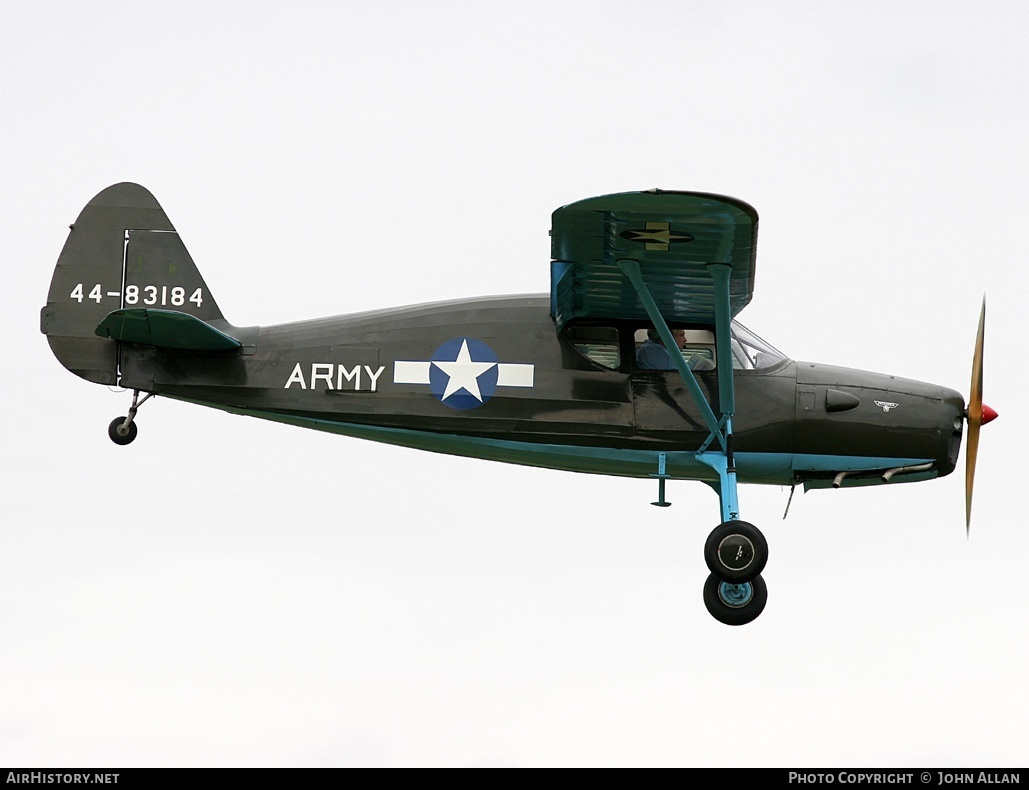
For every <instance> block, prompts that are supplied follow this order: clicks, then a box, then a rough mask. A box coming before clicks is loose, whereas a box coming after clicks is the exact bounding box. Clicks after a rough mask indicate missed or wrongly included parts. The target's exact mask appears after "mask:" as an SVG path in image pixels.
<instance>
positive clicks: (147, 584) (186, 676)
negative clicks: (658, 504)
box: [0, 0, 1029, 766]
mask: <svg viewBox="0 0 1029 790" xmlns="http://www.w3.org/2000/svg"><path fill="white" fill-rule="evenodd" d="M1027 34H1029V6H1026V5H1025V4H1024V3H1019V2H985V3H983V2H975V3H973V2H908V3H904V2H897V1H896V0H890V2H867V1H864V2H860V3H857V2H855V3H815V2H810V3H802V2H798V3H781V2H780V3H759V2H753V3H751V2H722V3H709V2H703V3H701V2H666V3H661V2H632V3H629V2H624V3H620V2H606V3H605V2H597V0H591V2H588V3H568V2H564V3H563V2H548V3H531V2H522V3H518V4H514V3H504V4H497V3H478V2H477V3H463V2H452V3H415V2H411V3H391V4H387V3H377V4H371V3H364V2H361V3H329V2H325V3H290V4H288V7H287V4H272V3H250V2H248V3H242V2H241V3H224V2H223V3H207V2H204V3H175V4H161V5H157V4H140V3H137V2H133V3H129V2H125V3H116V2H107V3H91V4H82V3H73V2H37V3H32V4H25V3H23V4H18V5H17V7H15V6H12V7H10V8H8V9H7V10H6V12H5V14H4V24H3V26H2V29H0V102H2V105H0V106H2V108H3V119H2V121H0V142H2V144H3V150H4V155H3V157H2V158H0V182H2V184H3V189H2V190H0V212H2V216H3V217H4V220H3V228H4V231H3V233H2V236H0V258H2V260H3V261H4V271H5V272H6V277H7V280H6V284H5V286H4V288H3V289H2V290H0V299H2V312H0V315H2V321H3V328H4V337H5V340H6V349H7V350H6V351H5V365H4V366H3V372H2V374H0V375H2V376H3V379H2V386H3V392H4V393H5V395H4V397H5V401H6V412H7V421H6V422H7V430H6V431H5V434H4V436H5V438H4V452H3V456H2V458H3V461H2V463H3V474H2V475H0V492H2V498H3V502H4V504H5V507H4V511H3V512H4V518H3V526H2V528H0V765H37V766H41V765H46V766H72V765H83V766H133V765H286V766H295V765H389V766H399V765H587V764H601V765H635V764H676V765H716V766H717V765H726V766H728V765H778V766H798V765H804V766H844V765H845V766H922V765H929V766H976V765H986V766H1024V765H1026V764H1027V763H1029V745H1027V744H1029V741H1027V739H1026V731H1027V728H1029V727H1027V725H1029V721H1027V719H1029V715H1027V713H1026V711H1027V710H1029V679H1027V678H1029V675H1027V672H1026V666H1027V665H1029V615H1027V614H1026V599H1027V593H1026V586H1025V581H1024V579H1025V567H1024V566H1025V563H1024V557H1025V556H1026V552H1027V550H1029V528H1027V520H1029V517H1027V515H1026V512H1025V500H1024V497H1022V496H1020V495H1019V496H1015V495H1016V494H1018V493H1019V491H1020V489H1021V488H1022V486H1023V484H1024V481H1023V480H1022V473H1023V472H1024V469H1025V466H1024V462H1023V456H1022V454H1021V453H1020V452H1019V451H1020V450H1022V449H1023V448H1024V444H1025V441H1026V439H1027V431H1026V420H1025V417H1024V414H1022V413H1020V411H1022V407H1023V405H1024V393H1025V383H1026V376H1025V375H1024V374H1023V372H1022V371H1023V369H1024V364H1025V360H1024V359H1023V358H1022V354H1021V353H1020V351H1021V345H1022V343H1021V340H1022V338H1023V335H1024V330H1025V325H1026V322H1025V315H1026V313H1025V306H1024V300H1025V295H1026V293H1027V290H1026V285H1027V278H1026V275H1025V273H1024V272H1025V269H1024V266H1025V259H1026V253H1025V249H1024V248H1025V238H1024V236H1025V234H1024V231H1023V225H1024V221H1025V220H1024V217H1025V207H1026V205H1027V186H1026V184H1027V176H1029V173H1027V167H1026V156H1025V154H1024V149H1025V146H1026V140H1027V139H1029V123H1027V121H1029V114H1027V102H1026V96H1027V95H1029V90H1027V89H1029V85H1027V75H1029V49H1027V47H1026V44H1025V42H1026V39H1027ZM124 180H132V181H138V182H140V183H142V184H144V185H145V186H147V187H148V188H149V189H150V190H151V191H153V193H154V194H155V195H156V197H157V198H158V200H159V201H161V203H162V205H163V206H164V208H165V209H166V211H167V212H168V215H169V216H170V218H171V220H172V222H173V223H174V224H175V226H176V227H177V228H178V229H179V231H180V232H181V234H182V236H183V239H184V240H185V242H186V245H187V247H188V248H189V250H190V252H191V253H192V255H193V257H194V259H195V260H196V262H197V264H198V265H199V267H200V269H201V271H202V273H203V275H204V277H205V278H206V280H207V284H208V285H209V286H210V288H211V290H212V292H213V294H214V295H215V296H216V298H217V300H218V302H219V305H220V306H221V308H222V310H223V311H224V312H225V314H226V316H227V317H228V318H229V319H230V320H231V321H233V322H234V323H236V324H237V325H248V324H271V323H279V322H283V321H290V320H297V319H301V318H309V317H317V316H322V315H331V314H336V313H347V312H356V311H361V310H366V309H372V308H376V307H385V306H392V305H400V304H407V303H417V302H425V301H433V300H438V299H449V298H456V297H461V296H477V295H482V294H490V293H516V292H543V291H545V290H546V289H547V288H548V283H549V270H548V260H549V240H548V237H547V231H548V230H549V227H550V212H551V211H552V210H553V209H555V208H556V207H558V206H560V205H562V204H564V203H569V202H572V201H574V200H578V199H580V198H584V197H589V196H592V195H596V194H603V193H607V192H617V191H625V190H632V189H646V188H650V187H654V186H660V187H663V188H666V189H695V190H705V191H714V192H722V193H727V194H730V195H735V196H738V197H740V198H742V199H744V200H747V201H748V202H750V203H752V204H753V205H754V206H755V207H757V209H758V211H759V213H760V214H761V231H760V245H759V255H758V269H757V272H758V273H757V287H756V291H755V299H754V302H753V303H752V304H751V305H750V306H749V307H748V308H747V310H746V311H744V313H743V315H742V316H741V318H742V320H743V322H744V323H745V324H747V325H748V326H750V327H751V328H752V329H754V330H755V331H757V332H758V333H759V334H761V335H763V336H765V337H766V338H767V339H768V340H770V341H771V342H773V343H774V344H775V345H777V346H779V347H780V348H781V349H782V350H783V351H785V352H786V353H788V354H789V355H790V356H792V357H794V358H797V359H808V360H815V361H821V362H831V363H835V364H842V365H846V366H849V367H856V368H866V369H873V370H879V371H882V372H887V373H894V374H898V375H904V376H908V377H911V378H918V379H923V380H928V381H933V382H936V383H939V384H944V385H947V386H950V387H953V388H955V389H958V390H959V391H961V392H963V393H966V395H967V392H968V379H969V369H970V363H971V355H972V346H973V341H974V335H975V326H976V321H977V318H978V311H979V302H980V299H981V297H982V294H983V292H984V291H986V292H988V295H989V311H990V312H989V316H988V325H987V352H986V366H987V367H986V390H987V392H986V401H987V402H988V403H990V404H991V405H993V406H994V407H995V408H996V409H997V410H998V411H999V412H1000V413H1001V417H1000V419H999V420H998V421H997V422H996V423H994V424H992V425H990V426H988V427H987V428H986V429H984V433H983V440H982V445H981V449H980V462H979V470H978V481H977V482H978V485H977V487H976V503H975V504H976V507H975V514H974V523H973V531H972V537H971V540H966V538H965V529H964V515H963V514H964V508H963V483H962V475H961V473H960V472H959V473H956V474H954V475H952V476H950V477H947V478H945V479H943V480H939V481H934V482H930V483H924V484H921V485H909V486H896V487H892V488H891V487H879V488H875V489H870V490H855V491H844V492H812V493H810V494H807V495H804V496H801V494H800V493H798V494H797V496H796V497H795V499H794V502H793V506H792V510H791V512H790V516H789V519H788V520H786V521H785V522H784V521H782V513H783V509H784V508H785V505H786V499H787V493H788V492H787V491H783V490H780V489H778V488H757V487H750V486H748V487H743V488H742V489H741V492H740V498H741V504H742V510H743V516H744V518H746V519H748V520H750V521H753V522H754V523H756V524H757V525H758V526H760V527H761V528H762V529H763V530H764V531H765V534H766V535H767V537H768V539H769V542H770V545H771V552H770V553H771V559H770V561H769V564H768V567H767V570H766V572H765V574H764V575H765V578H766V580H767V582H768V586H769V603H768V607H767V609H766V610H765V612H764V614H763V615H762V616H761V617H760V618H759V619H758V620H757V621H756V622H755V623H753V624H752V625H750V626H747V627H743V628H729V627H726V626H723V625H720V624H719V623H717V622H716V621H714V620H713V619H712V618H711V617H710V616H709V615H708V614H707V612H706V610H705V608H704V605H703V603H702V600H701V588H702V585H703V582H704V579H705V578H706V576H707V570H706V567H705V565H704V561H703V557H702V552H701V550H702V546H703V542H704V539H705V538H706V536H707V533H708V531H709V530H710V529H711V528H712V527H713V526H714V525H715V524H716V523H717V521H718V506H717V498H716V497H715V496H714V495H713V494H712V493H711V492H710V491H709V490H708V489H707V488H706V487H704V486H702V485H700V484H697V483H675V484H672V485H671V486H670V492H669V498H670V499H671V500H672V501H673V502H674V503H675V506H674V507H672V508H669V509H665V510H663V509H658V508H653V507H650V506H649V505H648V503H649V502H650V501H651V500H652V499H654V497H655V494H656V491H655V488H656V486H655V485H654V484H653V483H651V482H649V481H638V480H621V479H611V478H601V477H590V476H585V475H574V474H567V473H559V472H547V471H543V470H533V469H523V468H518V467H510V466H504V465H499V464H489V463H485V462H476V461H471V460H464V459H455V458H447V457H442V456H435V455H430V454H422V453H418V452H416V451H413V450H404V449H398V448H391V447H385V446H379V445H374V444H370V443H366V442H361V441H358V440H351V439H344V438H338V437H333V436H329V435H323V434H318V433H315V432H305V431H301V430H297V429H292V428H287V427H284V426H279V425H273V424H264V423H262V422H260V421H257V420H249V419H245V418H239V417H233V416H230V415H226V414H223V413H221V412H217V411H210V410H204V409H198V408H195V407H190V406H187V405H185V404H180V403H176V402H173V401H169V400H164V399H156V400H154V401H151V402H149V403H147V404H146V405H145V406H144V407H143V409H142V411H141V413H140V417H139V428H140V434H139V438H138V439H137V440H136V442H135V443H134V444H133V445H132V446H130V447H125V448H122V447H116V446H115V445H114V444H112V443H111V442H110V441H109V440H108V438H107V436H106V428H107V424H108V422H110V420H111V419H112V418H113V417H114V416H116V415H117V414H119V413H122V414H123V413H124V411H125V409H126V408H127V407H128V402H129V396H128V395H127V394H121V395H115V394H112V393H111V392H109V391H108V390H107V389H105V388H103V387H100V386H96V385H91V384H88V383H86V382H84V381H82V380H80V379H78V378H76V377H74V376H72V375H71V374H69V373H67V372H66V371H65V370H64V369H63V368H61V366H60V365H59V364H58V363H57V361H56V360H55V359H54V358H53V357H52V355H51V354H50V351H49V348H48V346H47V344H46V340H45V338H44V336H43V335H41V334H40V333H39V329H38V326H39V309H40V307H42V305H43V304H44V302H45V300H46V293H47V289H48V286H49V281H50V277H51V274H52V271H53V266H54V263H55V261H56V259H57V256H58V253H59V252H60V250H61V247H62V245H63V244H64V240H65V238H66V235H67V226H68V224H69V223H71V222H72V221H74V219H75V217H76V216H77V215H78V212H79V211H80V210H81V208H82V207H83V206H84V205H85V203H86V202H87V201H88V200H89V199H90V198H91V197H92V196H93V195H94V194H96V193H97V192H99V191H100V190H101V189H102V188H104V187H106V186H108V185H109V184H112V183H115V182H118V181H124ZM962 464H963V460H962Z"/></svg>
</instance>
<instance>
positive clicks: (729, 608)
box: [704, 573, 768, 625]
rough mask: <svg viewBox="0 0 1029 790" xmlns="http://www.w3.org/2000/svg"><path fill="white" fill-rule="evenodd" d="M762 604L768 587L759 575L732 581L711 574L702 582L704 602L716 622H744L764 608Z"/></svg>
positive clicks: (732, 623)
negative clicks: (735, 581)
mask: <svg viewBox="0 0 1029 790" xmlns="http://www.w3.org/2000/svg"><path fill="white" fill-rule="evenodd" d="M766 603H768V587H766V586H765V580H764V579H763V578H761V577H760V576H755V577H754V578H753V579H751V580H750V581H749V582H743V583H742V584H736V583H734V582H727V581H724V580H723V579H719V578H718V576H716V575H715V574H713V573H712V574H711V575H710V576H708V577H707V581H706V582H704V605H705V606H706V607H707V610H708V612H709V613H710V614H711V616H712V617H713V618H715V619H716V620H717V621H718V622H720V623H725V624H726V625H746V624H747V623H749V622H751V621H753V620H755V619H756V618H757V616H758V615H759V614H761V612H763V611H764V610H765V604H766Z"/></svg>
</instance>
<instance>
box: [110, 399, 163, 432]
mask: <svg viewBox="0 0 1029 790" xmlns="http://www.w3.org/2000/svg"><path fill="white" fill-rule="evenodd" d="M152 397H154V393H152V392H148V393H147V394H146V395H144V396H143V400H140V399H139V390H134V391H133V393H132V406H130V407H129V414H128V416H127V417H115V418H114V421H113V422H111V424H110V425H108V426H107V435H108V436H110V437H111V441H112V442H114V443H115V444H121V445H125V444H129V443H130V442H131V441H132V440H133V439H135V438H136V434H137V433H139V429H138V428H136V423H135V422H134V420H135V419H136V412H137V411H139V407H140V406H142V405H143V404H144V403H146V402H147V400H149V399H150V398H152Z"/></svg>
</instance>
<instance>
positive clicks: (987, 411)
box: [982, 403, 997, 425]
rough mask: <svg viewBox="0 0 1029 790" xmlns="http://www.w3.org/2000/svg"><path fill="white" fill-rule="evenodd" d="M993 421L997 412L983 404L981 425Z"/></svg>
mask: <svg viewBox="0 0 1029 790" xmlns="http://www.w3.org/2000/svg"><path fill="white" fill-rule="evenodd" d="M995 419H997V412H995V411H994V410H993V409H991V408H990V407H989V406H987V405H986V404H985V403H984V404H983V419H982V424H983V425H986V423H988V422H993V421H994V420H995Z"/></svg>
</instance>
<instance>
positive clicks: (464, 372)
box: [432, 339, 497, 403]
mask: <svg viewBox="0 0 1029 790" xmlns="http://www.w3.org/2000/svg"><path fill="white" fill-rule="evenodd" d="M432 364H433V365H435V366H436V367H438V368H439V369H440V370H442V371H443V372H444V373H446V374H447V375H448V376H449V377H450V380H449V381H448V382H447V388H446V390H445V391H444V393H443V400H446V399H447V398H449V397H450V396H451V395H453V394H454V393H455V392H458V391H460V390H465V391H467V392H468V394H469V395H471V396H472V397H473V398H475V399H476V400H477V401H479V402H480V403H482V393H481V392H479V376H481V375H482V374H483V373H485V372H486V371H487V370H489V369H490V368H492V367H493V366H494V365H496V364H497V363H496V362H473V361H472V355H471V354H469V353H468V340H467V339H466V340H462V341H461V350H460V351H459V352H458V354H457V359H455V360H454V361H453V362H441V361H439V360H433V361H432Z"/></svg>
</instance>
